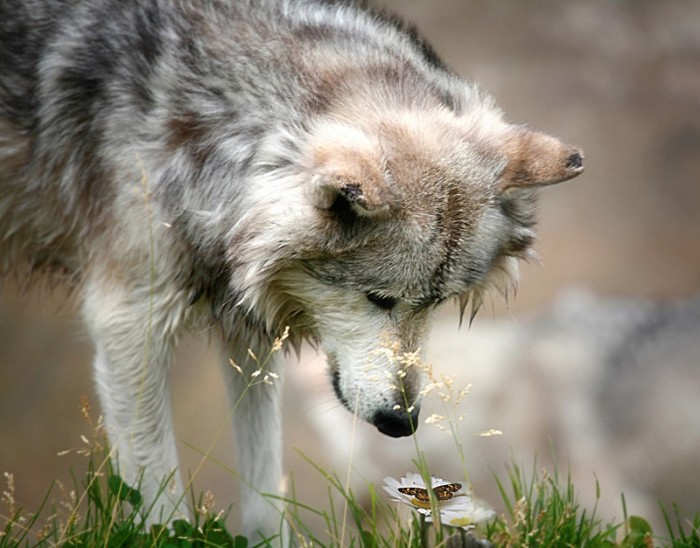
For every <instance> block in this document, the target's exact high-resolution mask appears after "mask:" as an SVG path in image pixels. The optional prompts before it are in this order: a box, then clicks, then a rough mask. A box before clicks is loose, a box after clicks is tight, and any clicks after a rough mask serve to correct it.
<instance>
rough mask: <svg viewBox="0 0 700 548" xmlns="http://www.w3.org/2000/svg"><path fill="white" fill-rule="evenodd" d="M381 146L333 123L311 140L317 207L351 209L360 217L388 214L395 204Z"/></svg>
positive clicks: (320, 129) (357, 132) (313, 189)
mask: <svg viewBox="0 0 700 548" xmlns="http://www.w3.org/2000/svg"><path fill="white" fill-rule="evenodd" d="M378 149H379V147H378V145H377V143H376V142H375V141H374V140H373V139H371V138H370V137H369V136H368V135H367V134H365V133H364V132H362V131H361V130H359V129H356V128H352V127H349V126H346V125H343V124H337V123H329V124H323V125H321V126H319V127H318V128H316V131H315V133H314V136H313V138H312V140H311V146H310V152H311V153H310V158H311V174H312V179H311V181H312V192H313V195H314V196H313V200H314V204H315V205H316V207H318V208H320V209H332V208H335V207H337V206H340V209H346V206H347V205H349V206H350V208H351V210H352V211H354V212H355V213H356V214H357V215H361V216H372V215H378V214H381V213H383V212H388V211H389V209H390V208H391V204H392V202H393V198H392V194H391V191H390V189H389V188H388V185H387V180H386V174H385V173H384V170H383V169H382V160H381V157H380V155H379V152H378Z"/></svg>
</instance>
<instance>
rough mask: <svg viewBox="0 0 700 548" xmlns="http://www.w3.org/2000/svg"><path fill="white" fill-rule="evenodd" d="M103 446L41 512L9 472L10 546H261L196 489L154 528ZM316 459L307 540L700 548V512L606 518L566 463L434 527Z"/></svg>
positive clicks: (514, 473)
mask: <svg viewBox="0 0 700 548" xmlns="http://www.w3.org/2000/svg"><path fill="white" fill-rule="evenodd" d="M104 447H106V445H104ZM101 451H102V453H100V454H98V453H97V452H95V453H93V454H92V455H91V456H90V459H89V462H88V466H87V470H86V471H85V473H84V474H83V477H82V478H81V479H78V478H74V480H73V485H72V486H71V489H70V490H67V489H66V488H65V487H64V486H62V485H60V484H56V485H54V486H53V488H52V489H51V490H50V491H49V493H47V496H46V498H45V499H44V503H43V504H42V505H41V507H40V508H39V509H37V511H35V512H25V511H23V510H21V509H18V508H15V507H14V492H13V489H14V488H13V486H12V482H11V476H9V475H8V476H7V477H6V480H7V482H8V485H7V489H6V490H5V491H4V493H3V499H2V508H0V546H2V547H14V546H105V547H110V548H116V547H131V546H135V547H141V546H143V547H146V546H148V547H151V546H157V547H212V546H226V547H235V548H245V547H247V546H253V545H254V544H253V543H249V541H248V540H247V539H245V538H243V537H241V536H236V534H235V532H234V531H228V530H227V529H226V525H225V522H226V514H225V513H224V512H218V513H217V512H214V509H213V508H212V507H211V504H210V503H209V502H208V501H207V500H206V499H207V498H209V497H210V496H211V495H210V494H205V495H201V496H200V497H198V498H195V497H194V496H192V494H191V497H192V498H191V501H190V505H191V506H192V507H193V508H196V511H195V513H194V516H195V517H194V519H193V521H192V522H188V521H184V520H178V521H175V522H173V524H172V526H171V527H170V528H166V527H159V526H155V527H152V528H150V529H146V527H145V526H144V525H142V522H141V520H140V519H139V518H138V516H139V514H147V513H148V510H149V509H148V508H144V507H143V500H142V498H141V495H140V493H139V492H138V489H137V488H135V487H131V486H128V485H126V484H125V483H124V482H123V481H122V479H121V478H120V477H119V475H118V474H117V473H116V471H115V470H114V469H113V468H112V465H111V464H110V462H109V458H108V452H107V451H106V449H101ZM307 460H308V462H309V464H310V465H311V466H313V467H314V469H315V470H316V473H318V475H320V476H321V477H322V478H323V480H324V481H325V482H326V483H327V485H328V504H327V505H326V506H325V508H313V507H310V506H308V505H305V504H304V503H303V501H299V500H296V498H295V496H294V487H293V486H292V488H291V495H290V497H289V498H287V499H285V500H286V503H287V520H288V523H289V525H290V530H291V531H292V534H293V536H294V538H295V539H296V540H297V545H299V546H329V547H331V546H333V547H336V546H349V547H371V548H373V547H394V546H399V547H403V546H406V547H410V548H422V547H423V546H453V547H454V546H477V545H478V544H474V543H475V542H477V541H476V539H481V540H482V541H483V540H487V541H489V542H491V543H492V544H493V545H494V546H528V547H546V546H551V547H558V546H572V547H580V546H591V547H596V546H601V547H606V546H620V547H622V548H633V547H634V548H636V547H639V548H645V547H648V546H673V547H698V548H700V532H699V531H700V513H699V514H696V515H695V518H694V519H693V520H692V522H683V520H681V518H680V517H679V516H680V512H679V509H678V508H676V507H674V508H672V509H671V511H670V512H669V511H667V510H665V509H662V510H663V514H664V517H665V522H666V523H665V525H666V531H664V532H662V533H661V534H660V535H659V536H656V535H655V534H654V532H653V531H652V529H651V527H650V525H649V523H648V522H647V521H646V520H644V519H643V518H641V517H637V516H627V512H626V508H625V501H624V497H623V498H622V502H621V505H622V510H623V515H624V518H625V519H624V521H621V522H604V521H603V520H602V519H601V518H600V517H598V516H597V515H596V509H595V507H594V508H593V509H590V510H589V509H586V508H583V507H582V506H581V505H580V504H579V503H578V501H577V497H576V492H575V488H574V485H573V484H572V482H571V478H570V477H568V476H567V477H566V478H564V479H562V478H561V477H560V476H559V474H558V472H557V471H556V470H555V471H554V472H553V473H552V474H550V473H548V472H546V471H544V472H541V473H538V472H537V469H536V467H535V466H534V465H533V468H532V471H531V472H530V473H529V474H527V473H526V472H525V469H524V468H523V467H522V466H519V465H517V464H515V463H513V464H511V466H510V467H509V469H508V470H507V473H506V476H507V479H506V480H505V481H504V480H501V479H499V477H497V476H496V477H495V478H494V481H495V482H496V483H497V485H498V488H499V490H500V492H501V496H502V498H503V503H504V507H505V508H506V511H505V512H504V514H503V515H501V516H498V517H496V518H495V519H494V520H493V521H492V522H490V523H488V524H485V525H481V526H479V527H477V528H476V529H473V530H470V531H469V532H467V531H465V530H463V529H460V528H454V527H445V526H444V525H443V526H442V527H436V526H434V525H432V524H427V523H425V522H424V521H422V520H421V519H420V517H419V516H418V514H416V513H413V512H411V510H410V509H408V508H406V509H405V510H407V511H408V515H406V514H405V513H402V510H403V509H398V508H397V507H396V505H395V504H392V503H390V502H389V501H388V500H387V499H386V497H385V496H384V495H383V494H380V493H379V492H378V490H377V488H376V487H375V486H374V485H372V484H369V485H368V486H367V489H368V491H369V494H370V497H369V500H370V502H369V504H367V505H361V504H359V503H358V502H357V500H358V498H359V497H356V495H355V493H353V491H351V490H349V489H346V488H345V485H344V482H343V481H342V480H341V479H340V477H339V476H338V475H337V474H333V473H329V472H327V471H325V470H323V469H322V468H320V467H318V466H317V465H316V464H315V463H313V462H312V461H311V460H309V459H307ZM338 495H340V497H338ZM362 498H363V499H364V498H366V497H362ZM338 500H340V503H338ZM309 513H312V514H314V515H316V516H321V517H322V518H323V521H324V525H325V527H324V529H325V532H324V533H323V535H321V534H319V533H318V532H314V531H312V530H311V529H310V528H309V527H307V526H306V525H305V523H304V519H305V516H308V514H309ZM470 543H471V544H470ZM264 544H265V543H263V545H264ZM268 544H269V545H272V546H278V545H279V539H275V538H272V539H270V540H269V542H268ZM482 545H485V544H482Z"/></svg>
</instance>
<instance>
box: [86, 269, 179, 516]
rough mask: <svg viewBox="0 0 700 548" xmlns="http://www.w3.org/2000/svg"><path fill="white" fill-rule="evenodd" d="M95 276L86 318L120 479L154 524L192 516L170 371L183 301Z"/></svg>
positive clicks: (156, 290) (150, 287)
mask: <svg viewBox="0 0 700 548" xmlns="http://www.w3.org/2000/svg"><path fill="white" fill-rule="evenodd" d="M127 279H128V278H127V277H121V276H118V275H116V276H115V273H114V271H111V272H110V273H109V275H106V276H105V275H104V274H103V275H98V274H97V273H93V275H92V276H91V277H90V279H88V281H87V283H86V286H85V295H84V302H83V314H84V316H85V320H86V322H87V325H88V329H89V332H90V335H91V336H92V339H93V341H94V344H95V351H96V356H95V362H94V370H95V381H96V386H97V392H98V395H99V398H100V400H101V404H102V409H103V413H104V416H105V426H106V429H107V433H108V436H109V439H110V443H111V445H112V448H113V450H116V455H115V456H116V458H113V461H115V462H116V464H117V465H118V470H119V474H120V475H121V477H122V478H123V479H124V481H126V482H127V483H128V484H129V485H130V486H138V487H139V490H140V492H141V494H142V495H143V498H144V501H143V505H142V512H148V513H147V515H145V521H146V523H147V524H154V523H168V522H170V521H172V520H173V519H175V518H180V517H187V514H188V512H187V510H186V507H185V504H184V503H182V500H183V498H184V497H183V487H182V481H181V478H180V475H179V473H178V470H177V468H178V458H177V449H176V445H175V436H174V432H173V426H172V417H171V406H170V393H169V382H168V373H169V371H168V370H169V367H170V360H171V354H172V350H173V346H174V342H175V333H176V327H177V325H178V324H179V318H181V317H182V310H183V303H181V302H180V300H179V299H178V298H177V297H176V296H175V294H173V293H168V292H167V291H164V290H162V289H159V288H157V287H153V282H152V281H151V282H150V283H146V284H144V285H143V286H138V285H135V284H133V283H132V282H129V283H128V284H127V282H124V280H127Z"/></svg>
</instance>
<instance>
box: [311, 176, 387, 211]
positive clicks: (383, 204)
mask: <svg viewBox="0 0 700 548" xmlns="http://www.w3.org/2000/svg"><path fill="white" fill-rule="evenodd" d="M313 186H314V196H315V200H316V206H317V207H319V208H321V209H332V208H333V207H335V206H336V204H337V203H338V200H344V201H345V202H346V203H347V204H349V205H350V206H351V208H352V209H353V211H354V212H355V213H357V214H358V215H363V216H372V215H378V214H381V213H384V212H387V211H388V210H389V205H390V199H388V197H386V196H383V195H382V194H383V193H382V192H381V188H378V187H377V185H376V184H374V182H371V181H368V180H353V179H350V178H348V176H347V175H344V176H343V175H336V176H327V177H324V176H322V175H316V176H315V177H314V180H313Z"/></svg>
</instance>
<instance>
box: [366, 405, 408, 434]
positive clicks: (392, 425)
mask: <svg viewBox="0 0 700 548" xmlns="http://www.w3.org/2000/svg"><path fill="white" fill-rule="evenodd" d="M419 413H420V406H418V405H415V406H414V407H413V409H412V410H411V412H410V413H408V412H407V411H406V409H403V408H402V409H390V410H385V409H380V410H379V411H377V412H376V413H375V414H374V416H373V417H372V420H371V423H372V424H373V425H374V426H376V427H377V430H379V431H380V432H381V433H382V434H386V435H387V436H391V437H392V438H401V437H404V436H410V435H411V434H413V432H415V431H416V429H417V428H418V414H419Z"/></svg>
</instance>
